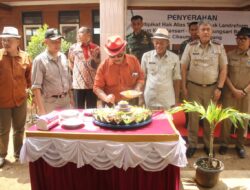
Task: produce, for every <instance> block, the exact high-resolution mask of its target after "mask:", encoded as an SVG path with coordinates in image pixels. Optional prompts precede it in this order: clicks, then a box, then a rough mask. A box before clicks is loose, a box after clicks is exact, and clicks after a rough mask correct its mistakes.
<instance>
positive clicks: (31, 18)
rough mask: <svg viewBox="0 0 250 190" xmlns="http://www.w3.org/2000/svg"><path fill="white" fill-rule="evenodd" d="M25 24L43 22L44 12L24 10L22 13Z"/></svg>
mask: <svg viewBox="0 0 250 190" xmlns="http://www.w3.org/2000/svg"><path fill="white" fill-rule="evenodd" d="M22 18H23V24H24V25H26V24H42V13H41V12H38V11H35V12H23V15H22Z"/></svg>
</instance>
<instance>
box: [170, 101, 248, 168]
mask: <svg viewBox="0 0 250 190" xmlns="http://www.w3.org/2000/svg"><path fill="white" fill-rule="evenodd" d="M179 111H184V112H197V113H198V114H199V115H200V116H201V118H202V119H206V120H207V121H208V123H209V124H210V142H209V151H210V152H209V165H208V166H209V167H210V168H212V167H213V164H212V158H213V141H214V130H215V127H216V126H218V124H219V123H220V122H221V121H223V120H225V119H229V120H230V121H231V122H232V124H233V125H234V126H235V127H238V126H240V127H245V126H244V125H243V120H244V119H250V115H249V114H246V113H240V112H239V111H238V110H235V109H233V108H230V107H228V108H222V106H219V105H217V104H215V103H213V102H212V101H211V102H210V104H209V105H208V107H207V109H205V108H204V107H203V106H202V105H201V104H199V103H197V102H187V101H184V103H183V104H181V105H180V106H177V107H174V108H171V109H169V110H168V111H167V112H168V113H171V114H173V113H176V112H179Z"/></svg>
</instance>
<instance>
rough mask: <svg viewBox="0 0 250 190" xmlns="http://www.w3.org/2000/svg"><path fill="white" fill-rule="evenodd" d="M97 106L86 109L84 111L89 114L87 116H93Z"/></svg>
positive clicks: (85, 114)
mask: <svg viewBox="0 0 250 190" xmlns="http://www.w3.org/2000/svg"><path fill="white" fill-rule="evenodd" d="M95 109H96V108H92V109H86V110H84V111H83V115H84V116H87V117H92V116H93V112H94V111H95Z"/></svg>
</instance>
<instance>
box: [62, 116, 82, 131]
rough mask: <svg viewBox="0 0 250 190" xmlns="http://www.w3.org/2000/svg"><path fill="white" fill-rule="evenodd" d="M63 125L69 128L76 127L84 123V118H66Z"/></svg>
mask: <svg viewBox="0 0 250 190" xmlns="http://www.w3.org/2000/svg"><path fill="white" fill-rule="evenodd" d="M61 125H62V126H63V127H64V128H67V129H75V128H79V127H80V126H81V125H83V120H81V119H76V118H70V119H65V120H63V121H61Z"/></svg>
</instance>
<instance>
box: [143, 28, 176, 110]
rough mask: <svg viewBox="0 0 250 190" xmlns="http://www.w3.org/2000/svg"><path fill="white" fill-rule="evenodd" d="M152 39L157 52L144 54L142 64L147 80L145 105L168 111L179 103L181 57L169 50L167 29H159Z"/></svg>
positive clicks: (152, 51)
mask: <svg viewBox="0 0 250 190" xmlns="http://www.w3.org/2000/svg"><path fill="white" fill-rule="evenodd" d="M152 39H153V44H154V48H155V50H151V51H149V52H146V53H144V54H143V56H142V62H141V67H142V69H143V71H144V73H145V79H146V82H145V83H146V84H145V89H144V100H145V105H146V106H147V107H148V108H150V109H157V110H158V109H168V108H170V107H171V106H173V105H175V104H176V102H178V101H179V100H178V99H179V89H180V79H181V73H180V62H179V57H178V56H177V55H176V54H174V53H172V52H170V51H168V50H167V48H168V45H169V34H168V31H167V30H166V29H165V28H158V29H157V31H156V32H155V33H154V35H153V37H152Z"/></svg>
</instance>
